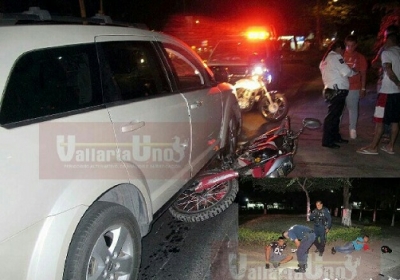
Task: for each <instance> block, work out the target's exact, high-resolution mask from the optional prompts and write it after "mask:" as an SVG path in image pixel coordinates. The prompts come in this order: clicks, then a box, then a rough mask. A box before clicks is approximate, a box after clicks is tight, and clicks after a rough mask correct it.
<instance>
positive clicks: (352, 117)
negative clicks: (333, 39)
mask: <svg viewBox="0 0 400 280" xmlns="http://www.w3.org/2000/svg"><path fill="white" fill-rule="evenodd" d="M344 42H345V45H346V51H345V52H344V56H343V57H344V61H345V62H346V64H347V65H348V66H349V67H350V68H353V69H355V70H356V71H359V72H360V75H355V76H352V77H350V78H349V83H350V87H349V94H348V95H347V97H346V107H347V110H348V111H349V132H350V138H351V139H356V138H357V131H356V127H357V119H358V102H359V100H360V98H362V97H365V94H366V89H365V85H366V81H367V68H368V64H367V60H366V59H365V56H364V55H362V54H361V53H359V52H358V51H357V50H356V48H357V36H355V35H349V36H347V37H346V39H345V40H344Z"/></svg>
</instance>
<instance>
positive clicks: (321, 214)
mask: <svg viewBox="0 0 400 280" xmlns="http://www.w3.org/2000/svg"><path fill="white" fill-rule="evenodd" d="M315 206H316V207H317V208H315V209H314V210H313V211H312V212H311V214H310V220H311V221H314V232H315V241H314V244H315V247H317V251H316V252H319V255H320V256H322V255H323V254H324V251H325V243H326V234H327V233H328V232H329V230H330V229H331V227H332V217H331V213H330V212H329V210H328V208H326V207H324V204H323V203H322V201H320V200H318V201H317V202H316V203H315Z"/></svg>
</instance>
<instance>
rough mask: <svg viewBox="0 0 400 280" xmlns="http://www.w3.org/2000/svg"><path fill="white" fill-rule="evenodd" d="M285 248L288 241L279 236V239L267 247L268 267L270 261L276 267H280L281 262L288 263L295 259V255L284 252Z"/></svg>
mask: <svg viewBox="0 0 400 280" xmlns="http://www.w3.org/2000/svg"><path fill="white" fill-rule="evenodd" d="M285 248H286V242H285V239H284V238H283V237H279V238H278V241H273V242H271V243H270V244H269V245H268V246H266V247H265V260H266V265H265V268H266V269H268V268H269V267H270V263H272V265H273V266H274V267H278V266H279V265H280V264H283V263H287V262H288V261H290V260H292V259H293V256H290V255H288V256H286V255H284V254H283V251H284V250H285Z"/></svg>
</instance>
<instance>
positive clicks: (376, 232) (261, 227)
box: [239, 215, 382, 246]
mask: <svg viewBox="0 0 400 280" xmlns="http://www.w3.org/2000/svg"><path fill="white" fill-rule="evenodd" d="M243 220H246V219H242V221H243ZM296 224H297V225H305V226H308V227H310V228H313V223H312V222H307V221H306V218H305V216H292V215H291V216H289V215H263V216H258V217H255V216H253V219H251V220H246V221H245V222H243V223H241V224H240V226H239V242H240V243H242V244H246V245H257V246H260V245H261V246H264V245H266V244H268V243H270V242H271V241H275V240H276V239H277V238H278V237H279V236H281V235H282V232H283V231H285V230H288V229H289V228H290V227H291V226H293V225H296ZM365 234H367V235H369V236H370V238H374V239H379V238H380V237H381V235H382V230H381V227H378V226H363V225H356V226H352V227H345V226H342V225H341V223H340V219H339V218H333V226H332V228H331V230H330V231H329V235H328V241H329V242H332V241H342V242H347V241H351V240H354V239H356V238H357V237H358V236H363V235H365Z"/></svg>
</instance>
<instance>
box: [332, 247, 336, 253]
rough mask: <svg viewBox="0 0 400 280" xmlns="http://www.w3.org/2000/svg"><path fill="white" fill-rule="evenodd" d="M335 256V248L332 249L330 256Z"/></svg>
mask: <svg viewBox="0 0 400 280" xmlns="http://www.w3.org/2000/svg"><path fill="white" fill-rule="evenodd" d="M334 254H336V250H335V247H332V255H334Z"/></svg>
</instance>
